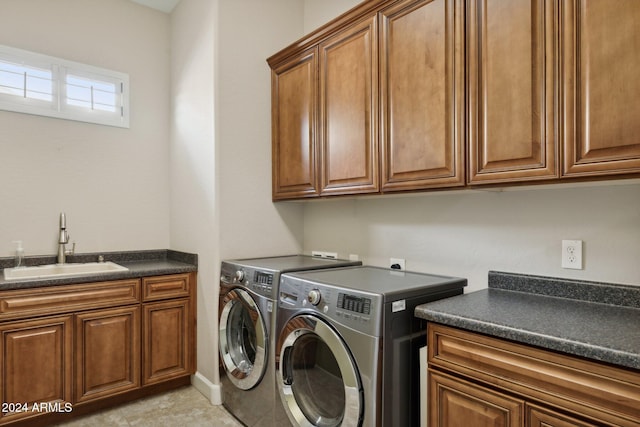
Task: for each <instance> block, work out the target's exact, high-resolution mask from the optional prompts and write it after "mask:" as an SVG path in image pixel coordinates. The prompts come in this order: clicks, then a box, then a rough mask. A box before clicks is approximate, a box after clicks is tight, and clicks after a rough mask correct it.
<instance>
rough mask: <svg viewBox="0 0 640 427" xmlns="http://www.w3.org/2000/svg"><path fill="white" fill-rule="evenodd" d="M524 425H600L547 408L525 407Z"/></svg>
mask: <svg viewBox="0 0 640 427" xmlns="http://www.w3.org/2000/svg"><path fill="white" fill-rule="evenodd" d="M526 425H527V426H529V427H596V426H598V425H600V424H596V423H590V422H587V421H582V420H579V419H577V418H574V417H570V416H568V415H564V414H561V413H558V412H556V411H552V410H551V409H548V408H541V407H539V406H536V405H527V407H526Z"/></svg>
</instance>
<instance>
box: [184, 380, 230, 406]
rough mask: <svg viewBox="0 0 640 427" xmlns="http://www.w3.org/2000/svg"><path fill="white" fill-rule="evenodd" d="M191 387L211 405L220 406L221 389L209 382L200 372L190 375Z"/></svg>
mask: <svg viewBox="0 0 640 427" xmlns="http://www.w3.org/2000/svg"><path fill="white" fill-rule="evenodd" d="M191 385H193V386H194V387H195V388H196V390H198V391H199V392H200V393H202V394H203V395H204V397H206V398H207V399H209V402H211V404H212V405H222V388H221V387H220V385H219V384H214V383H212V382H211V381H209V380H208V379H207V378H206V377H205V376H204V375H202V374H201V373H200V372H196V373H195V375H191Z"/></svg>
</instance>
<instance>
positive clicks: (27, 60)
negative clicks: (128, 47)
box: [0, 45, 129, 128]
mask: <svg viewBox="0 0 640 427" xmlns="http://www.w3.org/2000/svg"><path fill="white" fill-rule="evenodd" d="M0 110H6V111H14V112H18V113H27V114H36V115H40V116H48V117H56V118H59V119H67V120H76V121H81V122H88V123H96V124H101V125H108V126H118V127H125V128H128V127H129V75H128V74H125V73H120V72H117V71H112V70H107V69H103V68H98V67H94V66H91V65H86V64H81V63H78V62H73V61H67V60H65V59H61V58H54V57H51V56H47V55H42V54H39V53H34V52H29V51H25V50H21V49H15V48H12V47H9V46H3V45H0Z"/></svg>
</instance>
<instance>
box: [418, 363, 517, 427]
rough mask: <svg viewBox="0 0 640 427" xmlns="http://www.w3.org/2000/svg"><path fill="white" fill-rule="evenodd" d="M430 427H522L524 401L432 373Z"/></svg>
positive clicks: (429, 409)
mask: <svg viewBox="0 0 640 427" xmlns="http://www.w3.org/2000/svg"><path fill="white" fill-rule="evenodd" d="M428 381H429V391H428V395H429V407H428V410H427V413H428V417H429V426H430V427H458V426H474V427H520V426H523V425H524V424H523V413H524V401H521V400H518V399H514V398H512V397H510V396H507V395H504V394H501V393H498V392H494V391H492V390H489V389H486V388H484V387H480V386H477V385H475V384H472V383H469V382H467V381H464V380H461V379H458V378H454V377H450V376H448V375H443V374H440V373H437V372H434V371H431V370H429V372H428Z"/></svg>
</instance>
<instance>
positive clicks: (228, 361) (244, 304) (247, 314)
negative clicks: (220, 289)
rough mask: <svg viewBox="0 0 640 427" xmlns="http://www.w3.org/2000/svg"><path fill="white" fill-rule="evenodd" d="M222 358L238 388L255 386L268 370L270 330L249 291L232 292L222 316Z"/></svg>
mask: <svg viewBox="0 0 640 427" xmlns="http://www.w3.org/2000/svg"><path fill="white" fill-rule="evenodd" d="M219 340H220V356H221V358H222V362H223V365H224V368H225V370H226V371H227V376H228V377H229V380H231V382H232V383H233V384H234V385H235V386H236V387H238V388H241V389H243V390H249V389H251V388H253V387H255V386H256V385H257V384H258V383H259V382H260V380H261V379H262V376H263V375H264V372H265V370H266V366H267V365H266V362H267V361H266V351H265V348H266V344H267V336H266V328H265V323H264V319H263V318H262V316H261V315H260V310H259V308H258V306H257V305H256V303H255V301H254V300H253V298H251V296H250V295H249V293H248V292H246V291H244V290H242V289H234V290H231V291H229V292H228V293H227V294H226V295H225V296H224V300H223V304H222V310H221V313H220V338H219Z"/></svg>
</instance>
